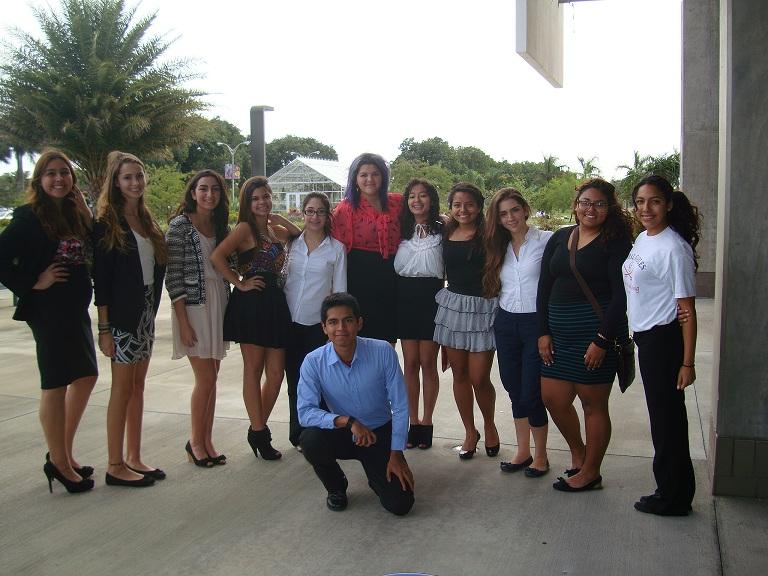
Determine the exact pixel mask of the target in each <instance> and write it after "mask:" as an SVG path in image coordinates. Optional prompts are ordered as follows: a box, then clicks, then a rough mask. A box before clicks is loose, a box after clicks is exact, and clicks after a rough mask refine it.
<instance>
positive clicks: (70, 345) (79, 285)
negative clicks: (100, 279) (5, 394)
mask: <svg viewBox="0 0 768 576" xmlns="http://www.w3.org/2000/svg"><path fill="white" fill-rule="evenodd" d="M92 294H93V291H92V288H91V281H90V277H89V276H88V271H87V269H86V267H85V266H84V265H80V266H70V267H69V278H68V279H67V281H66V282H57V283H56V284H53V285H52V286H51V287H50V288H48V289H47V290H40V291H37V292H35V294H34V307H33V309H34V313H32V314H31V317H30V318H29V319H28V320H27V325H28V326H29V327H30V328H31V329H32V335H33V336H34V337H35V344H36V346H37V366H38V369H39V370H40V386H41V388H42V389H43V390H51V389H53V388H61V387H62V386H67V385H69V384H71V383H72V382H74V381H75V380H78V379H79V378H85V377H88V376H97V375H98V373H99V370H98V367H97V364H96V349H95V348H94V345H93V332H92V330H91V317H90V315H89V314H88V306H89V305H90V302H91V296H92Z"/></svg>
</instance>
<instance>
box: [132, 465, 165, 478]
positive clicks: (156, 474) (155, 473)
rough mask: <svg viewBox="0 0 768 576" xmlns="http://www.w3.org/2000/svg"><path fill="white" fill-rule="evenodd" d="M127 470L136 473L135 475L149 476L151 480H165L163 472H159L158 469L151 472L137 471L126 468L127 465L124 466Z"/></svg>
mask: <svg viewBox="0 0 768 576" xmlns="http://www.w3.org/2000/svg"><path fill="white" fill-rule="evenodd" d="M125 467H126V468H128V470H133V471H134V472H136V474H143V475H144V476H149V477H150V478H152V479H153V480H165V472H163V471H162V470H160V468H154V469H152V470H138V469H136V468H131V467H130V466H128V464H126V465H125Z"/></svg>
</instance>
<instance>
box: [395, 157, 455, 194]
mask: <svg viewBox="0 0 768 576" xmlns="http://www.w3.org/2000/svg"><path fill="white" fill-rule="evenodd" d="M390 170H391V173H392V182H391V183H390V186H389V189H390V190H392V191H393V192H403V191H404V190H405V186H406V185H407V184H408V182H409V181H410V180H411V179H412V178H424V179H426V180H429V181H430V182H431V183H432V184H434V185H435V187H436V188H437V193H438V194H439V196H440V199H441V202H442V203H443V204H444V203H445V199H446V198H447V197H448V190H450V189H451V186H453V184H454V182H456V179H455V177H454V175H453V174H451V173H450V172H448V170H446V169H445V168H443V167H442V166H439V165H430V164H427V163H426V162H422V161H420V160H405V159H402V158H400V159H397V160H395V161H394V162H392V165H391V166H390Z"/></svg>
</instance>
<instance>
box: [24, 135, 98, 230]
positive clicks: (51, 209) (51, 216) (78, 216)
mask: <svg viewBox="0 0 768 576" xmlns="http://www.w3.org/2000/svg"><path fill="white" fill-rule="evenodd" d="M54 160H61V161H62V162H64V163H65V164H66V165H67V168H68V169H69V173H70V175H71V176H72V191H71V192H70V193H69V194H67V196H65V197H64V198H63V199H62V202H61V204H57V203H56V202H54V201H53V199H52V198H51V197H50V196H48V194H46V193H45V190H43V186H42V183H41V180H42V178H43V172H45V169H46V168H47V167H48V164H50V163H51V162H53V161H54ZM72 194H82V192H81V191H80V188H78V187H77V175H76V174H75V169H74V167H73V166H72V161H71V160H70V159H69V158H67V156H66V154H64V153H63V152H62V151H61V150H57V149H55V148H49V149H47V150H45V151H44V152H43V153H42V154H41V155H40V158H38V159H37V162H36V163H35V168H34V170H33V171H32V180H31V181H30V182H29V186H28V187H27V199H28V200H29V204H30V205H31V206H32V212H34V213H35V216H37V218H38V220H40V224H41V225H42V227H43V230H45V233H46V235H48V237H49V238H50V239H52V240H61V239H63V238H67V237H70V236H74V237H76V238H78V239H79V240H81V241H84V240H86V239H87V237H88V229H89V228H90V222H88V221H87V219H86V217H85V215H84V214H82V213H81V212H80V210H79V209H78V207H77V204H76V203H75V200H74V198H73V197H72Z"/></svg>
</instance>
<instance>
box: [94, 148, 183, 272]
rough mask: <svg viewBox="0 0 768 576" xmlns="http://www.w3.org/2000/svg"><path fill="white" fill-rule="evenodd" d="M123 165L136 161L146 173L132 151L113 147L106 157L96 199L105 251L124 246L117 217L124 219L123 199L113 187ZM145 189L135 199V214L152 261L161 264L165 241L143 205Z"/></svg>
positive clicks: (123, 250)
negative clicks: (152, 252)
mask: <svg viewBox="0 0 768 576" xmlns="http://www.w3.org/2000/svg"><path fill="white" fill-rule="evenodd" d="M123 164H136V165H137V166H139V167H140V168H141V171H142V172H144V173H145V174H146V169H145V168H144V163H143V162H142V161H141V160H139V159H138V158H137V157H136V156H134V155H133V154H129V153H128V152H120V151H119V150H113V151H112V152H110V153H109V155H108V156H107V174H106V177H105V178H104V184H103V185H102V187H101V195H100V196H99V201H98V204H97V206H98V214H99V222H101V223H102V224H103V225H104V227H105V229H106V232H105V234H104V238H103V239H102V243H103V247H104V249H105V250H115V249H117V250H119V251H120V252H125V251H126V250H127V249H128V246H127V242H126V236H125V233H124V232H123V227H122V225H121V220H122V219H124V218H125V198H123V193H122V192H120V188H118V186H117V177H118V175H119V174H120V168H121V167H122V166H123ZM145 195H146V189H145V192H144V194H142V195H141V198H139V202H138V216H139V222H141V225H142V227H143V228H144V232H145V233H147V234H149V239H150V241H151V242H152V247H153V248H154V250H155V262H157V263H158V264H165V263H166V262H167V261H168V247H167V246H166V244H165V235H164V234H163V231H162V230H161V229H160V226H159V225H158V223H157V221H156V220H155V219H154V218H153V217H152V213H151V212H150V210H149V208H148V207H147V204H146V203H145V202H144V197H145Z"/></svg>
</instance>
